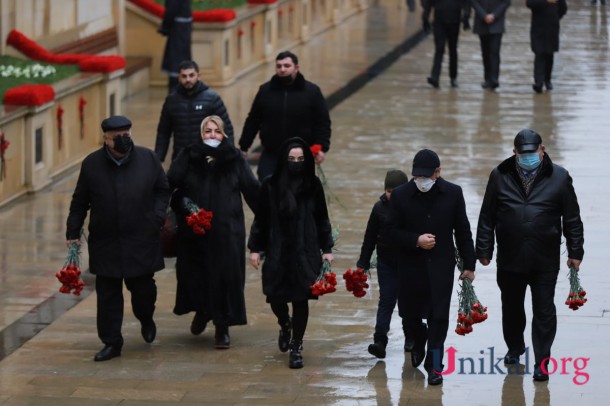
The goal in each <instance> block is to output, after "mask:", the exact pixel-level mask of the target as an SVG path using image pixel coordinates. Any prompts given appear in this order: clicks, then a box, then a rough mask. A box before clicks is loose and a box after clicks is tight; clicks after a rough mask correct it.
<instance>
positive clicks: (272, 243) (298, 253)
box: [248, 138, 333, 368]
mask: <svg viewBox="0 0 610 406" xmlns="http://www.w3.org/2000/svg"><path fill="white" fill-rule="evenodd" d="M278 157H279V160H278V164H277V167H276V169H275V171H274V173H273V175H272V176H270V177H268V178H266V179H265V181H264V182H263V185H262V187H261V196H260V202H259V206H258V209H257V211H256V216H255V218H254V223H253V224H252V229H251V231H250V239H249V241H248V248H249V249H250V251H251V253H250V262H251V264H252V265H253V266H254V267H255V268H256V269H258V267H259V265H260V260H261V253H263V252H264V253H265V256H266V260H265V263H264V264H263V267H262V272H263V293H264V294H265V295H266V296H267V302H268V303H270V304H271V310H272V311H273V313H274V314H275V315H276V316H277V319H278V324H279V325H280V326H281V330H280V335H279V339H278V345H279V348H280V351H282V352H286V351H288V349H290V359H289V363H288V366H289V367H290V368H302V367H303V357H302V354H301V351H302V349H303V348H302V344H303V336H304V335H305V328H306V327H307V319H308V317H309V304H308V300H309V299H317V296H314V295H313V294H312V293H311V290H310V289H309V287H310V286H311V285H313V284H314V282H315V280H316V277H317V276H318V274H319V272H320V268H321V266H322V261H324V260H326V261H329V262H331V263H332V261H333V255H332V246H333V238H332V229H331V225H330V220H329V218H328V211H327V209H326V199H325V197H324V189H323V188H322V184H321V183H320V180H319V179H318V178H317V177H316V175H315V164H314V158H313V155H312V153H311V151H310V149H309V146H308V145H307V143H306V142H305V141H304V140H302V139H301V138H290V139H288V140H286V141H285V142H284V143H283V144H282V146H281V148H280V152H279V155H278ZM288 302H292V320H291V318H290V314H289V310H288ZM291 335H292V337H291Z"/></svg>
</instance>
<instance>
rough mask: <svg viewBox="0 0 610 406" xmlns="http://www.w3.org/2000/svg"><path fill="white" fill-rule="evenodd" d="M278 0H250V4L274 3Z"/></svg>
mask: <svg viewBox="0 0 610 406" xmlns="http://www.w3.org/2000/svg"><path fill="white" fill-rule="evenodd" d="M275 2H277V0H248V3H250V4H273V3H275Z"/></svg>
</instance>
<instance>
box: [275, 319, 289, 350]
mask: <svg viewBox="0 0 610 406" xmlns="http://www.w3.org/2000/svg"><path fill="white" fill-rule="evenodd" d="M291 336H292V322H291V320H290V319H288V321H287V322H286V323H285V324H284V325H282V328H281V330H280V336H279V337H278V339H277V345H278V347H279V348H280V351H281V352H286V351H288V350H289V349H290V338H291Z"/></svg>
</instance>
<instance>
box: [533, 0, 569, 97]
mask: <svg viewBox="0 0 610 406" xmlns="http://www.w3.org/2000/svg"><path fill="white" fill-rule="evenodd" d="M526 4H527V7H528V8H530V9H531V10H532V22H531V25H530V44H531V47H532V52H533V53H534V55H535V57H534V84H533V85H532V88H533V89H534V91H535V92H536V93H542V85H543V84H544V85H545V86H546V90H552V89H553V83H552V82H551V75H552V73H553V59H554V58H553V55H554V53H555V52H557V51H559V20H560V19H561V18H562V17H563V16H564V15H565V14H566V12H567V11H568V5H567V3H566V0H527V2H526Z"/></svg>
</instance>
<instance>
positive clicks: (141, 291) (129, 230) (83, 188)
mask: <svg viewBox="0 0 610 406" xmlns="http://www.w3.org/2000/svg"><path fill="white" fill-rule="evenodd" d="M130 128H131V121H129V119H127V118H126V117H123V116H112V117H109V118H107V119H105V120H104V121H102V130H103V131H104V146H103V147H102V148H100V149H99V150H97V151H95V152H93V153H91V154H89V155H88V156H87V157H86V158H85V159H84V161H83V164H82V167H81V171H80V175H79V177H78V181H77V183H76V188H75V190H74V194H73V196H72V202H71V204H70V214H69V215H68V220H67V230H66V239H67V242H68V244H72V243H76V244H80V236H81V230H82V228H83V223H84V221H85V218H86V217H87V212H90V218H89V238H88V246H89V270H90V271H91V273H92V274H94V275H95V276H96V279H95V291H96V293H97V331H98V336H99V338H100V340H102V342H103V343H104V348H103V349H102V350H101V351H100V352H98V353H97V354H96V355H95V358H94V360H95V361H107V360H109V359H111V358H114V357H118V356H119V355H121V349H122V347H123V336H122V335H121V325H122V322H123V306H124V303H123V281H125V286H126V287H127V289H128V290H129V291H130V292H131V304H132V308H133V313H134V315H135V316H136V318H137V319H138V320H139V321H140V323H141V325H142V328H141V333H142V337H143V338H144V341H146V342H147V343H151V342H153V341H154V339H155V335H156V332H157V327H156V325H155V322H154V321H153V313H154V311H155V302H156V299H157V287H156V285H155V280H154V277H153V276H154V273H155V272H156V271H159V270H161V269H163V268H164V263H163V257H162V256H161V239H160V229H161V226H162V225H163V223H164V221H165V213H166V208H167V205H168V203H169V196H170V191H169V185H168V182H167V178H166V177H165V172H164V171H163V168H162V167H161V163H160V162H159V159H158V158H157V157H156V155H155V154H154V152H153V151H151V150H149V149H147V148H144V147H138V146H134V145H133V141H132V139H131V130H130Z"/></svg>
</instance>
